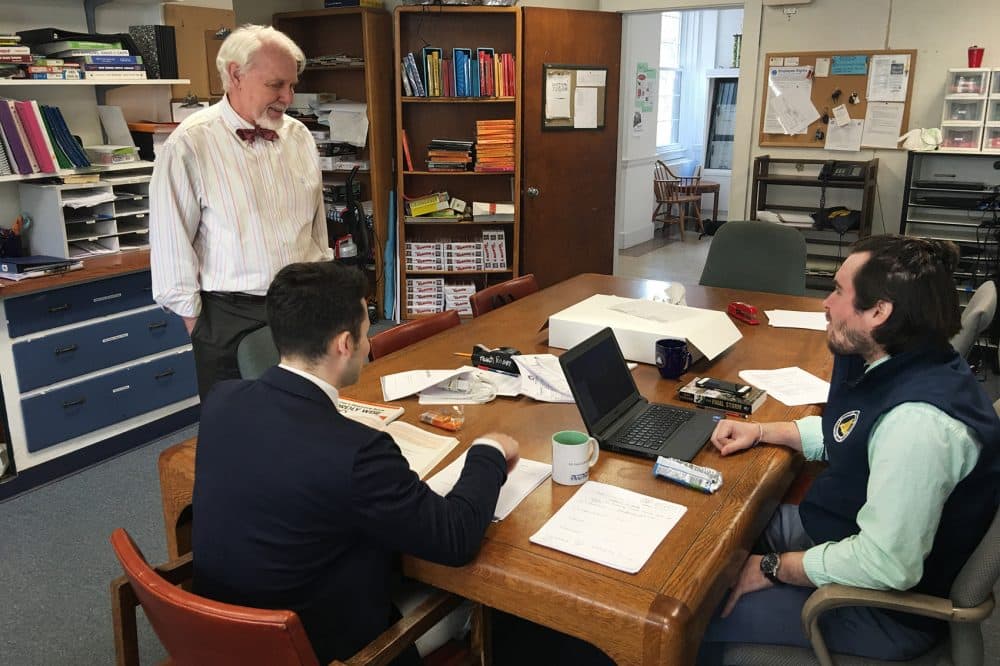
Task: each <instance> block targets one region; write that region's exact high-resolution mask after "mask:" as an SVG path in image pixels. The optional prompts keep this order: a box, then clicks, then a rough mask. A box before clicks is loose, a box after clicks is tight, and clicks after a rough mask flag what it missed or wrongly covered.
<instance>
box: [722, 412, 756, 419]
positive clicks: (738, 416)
mask: <svg viewBox="0 0 1000 666" xmlns="http://www.w3.org/2000/svg"><path fill="white" fill-rule="evenodd" d="M726 417H727V418H734V419H748V418H750V415H749V414H738V413H736V412H726Z"/></svg>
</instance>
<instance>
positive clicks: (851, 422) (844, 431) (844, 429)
mask: <svg viewBox="0 0 1000 666" xmlns="http://www.w3.org/2000/svg"><path fill="white" fill-rule="evenodd" d="M860 417H861V412H860V411H858V410H857V409H852V410H851V411H849V412H847V413H846V414H843V415H842V416H841V417H840V418H839V419H837V422H836V423H834V424H833V438H834V439H835V440H836V441H837V442H843V441H844V440H845V439H847V436H848V435H850V434H851V431H852V430H854V426H856V425H857V424H858V419H859V418H860Z"/></svg>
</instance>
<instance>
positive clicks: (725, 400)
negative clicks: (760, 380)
mask: <svg viewBox="0 0 1000 666" xmlns="http://www.w3.org/2000/svg"><path fill="white" fill-rule="evenodd" d="M699 379H701V378H700V377H695V378H694V379H692V380H691V381H690V382H688V383H687V384H685V385H684V386H682V387H680V388H679V389H677V397H678V398H680V399H681V400H684V401H685V402H693V403H695V404H696V405H701V406H702V407H711V408H713V409H721V410H724V411H729V412H736V413H739V414H753V413H754V412H755V411H757V408H758V407H760V406H761V405H762V404H764V400H766V399H767V391H765V390H764V389H760V388H757V387H751V389H750V390H749V391H747V392H746V394H744V395H736V394H733V393H728V392H726V391H720V390H717V389H712V388H707V387H701V386H697V385H696V382H697V381H698V380H699Z"/></svg>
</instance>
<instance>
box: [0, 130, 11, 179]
mask: <svg viewBox="0 0 1000 666" xmlns="http://www.w3.org/2000/svg"><path fill="white" fill-rule="evenodd" d="M9 155H10V153H9V151H8V150H7V142H6V141H5V140H4V138H3V133H2V132H0V176H10V175H11V174H13V173H14V172H13V171H12V170H11V162H12V161H13V160H12V159H11V158H10V157H9Z"/></svg>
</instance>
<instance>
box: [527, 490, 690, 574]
mask: <svg viewBox="0 0 1000 666" xmlns="http://www.w3.org/2000/svg"><path fill="white" fill-rule="evenodd" d="M686 511H687V507H684V506H681V505H680V504H674V503H673V502H667V501H665V500H661V499H656V498H655V497H647V496H646V495H640V494H639V493H636V492H632V491H631V490H625V489H624V488H619V487H617V486H609V485H607V484H605V483H598V482H596V481H588V482H587V483H585V484H583V485H582V486H580V489H579V490H577V491H576V493H575V494H574V495H573V497H571V498H570V499H569V501H568V502H566V503H565V504H564V505H563V506H562V508H561V509H559V511H557V512H556V514H555V515H554V516H552V517H551V518H549V520H548V522H546V523H545V524H544V525H542V528H541V529H540V530H538V531H537V532H535V533H534V534H533V535H531V538H530V541H531V542H532V543H537V544H538V545H540V546H546V547H548V548H553V549H555V550H560V551H562V552H564V553H569V554H570V555H575V556H576V557H582V558H583V559H585V560H590V561H591V562H597V563H598V564H603V565H604V566H608V567H611V568H612V569H618V570H619V571H624V572H625V573H637V572H638V571H639V570H640V569H642V567H643V565H644V564H646V561H647V560H648V559H649V557H650V556H651V555H652V554H653V551H654V550H656V547H657V546H659V545H660V542H661V541H663V539H664V537H666V536H667V534H669V533H670V530H672V529H673V528H674V525H676V524H677V522H678V521H679V520H680V519H681V516H683V515H684V513H685V512H686Z"/></svg>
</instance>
